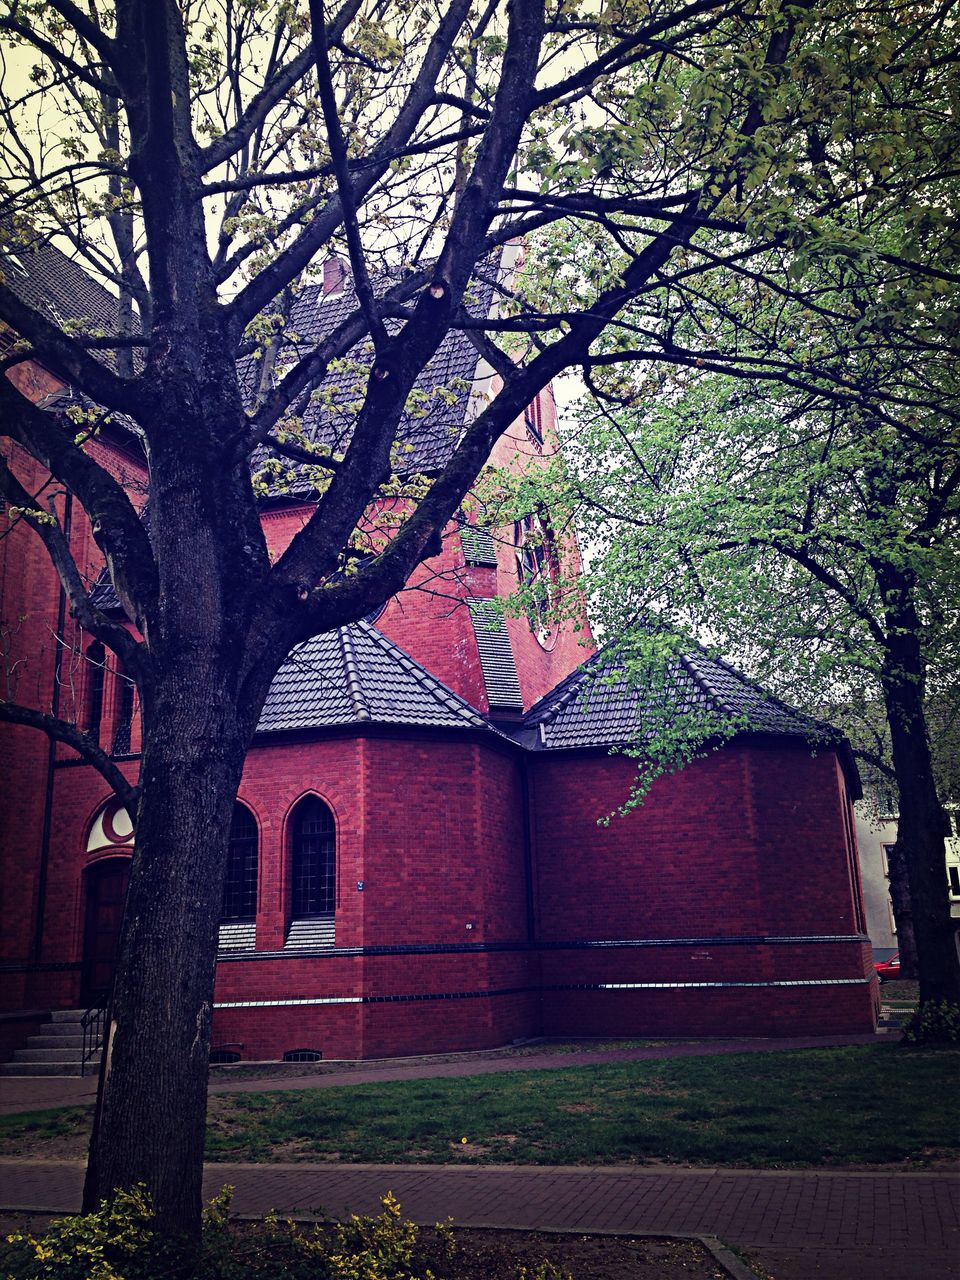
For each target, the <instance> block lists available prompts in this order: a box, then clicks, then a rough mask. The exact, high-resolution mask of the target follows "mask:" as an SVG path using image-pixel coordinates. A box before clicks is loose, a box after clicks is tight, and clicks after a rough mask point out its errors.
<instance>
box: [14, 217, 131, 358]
mask: <svg viewBox="0 0 960 1280" xmlns="http://www.w3.org/2000/svg"><path fill="white" fill-rule="evenodd" d="M0 265H2V267H3V273H4V276H5V277H6V284H7V285H8V287H9V288H10V289H12V290H13V292H14V293H15V294H16V295H17V297H18V298H19V299H20V301H21V302H23V303H25V304H26V305H27V306H28V307H32V308H33V309H34V310H35V311H39V312H40V313H41V314H42V315H45V316H46V317H47V319H48V320H52V321H53V322H54V323H55V324H58V325H63V324H65V323H67V322H68V321H79V322H80V323H82V324H89V325H90V326H91V327H92V328H94V329H102V330H104V331H105V332H106V333H116V331H117V299H116V298H115V297H114V295H113V294H112V293H110V292H109V291H108V290H107V289H105V288H104V287H103V285H102V284H99V283H98V282H97V281H96V280H94V279H93V277H92V276H90V275H89V274H88V273H87V271H86V270H85V269H84V268H83V267H81V266H80V264H79V263H77V262H74V261H73V260H72V259H71V258H68V257H67V255H66V254H65V253H61V252H60V250H59V249H57V248H56V247H55V246H54V245H52V244H49V243H47V242H46V241H45V240H42V239H39V238H38V239H37V240H34V241H26V242H25V243H22V244H21V243H20V242H19V241H18V240H13V241H11V240H4V241H0ZM97 354H100V353H97Z"/></svg>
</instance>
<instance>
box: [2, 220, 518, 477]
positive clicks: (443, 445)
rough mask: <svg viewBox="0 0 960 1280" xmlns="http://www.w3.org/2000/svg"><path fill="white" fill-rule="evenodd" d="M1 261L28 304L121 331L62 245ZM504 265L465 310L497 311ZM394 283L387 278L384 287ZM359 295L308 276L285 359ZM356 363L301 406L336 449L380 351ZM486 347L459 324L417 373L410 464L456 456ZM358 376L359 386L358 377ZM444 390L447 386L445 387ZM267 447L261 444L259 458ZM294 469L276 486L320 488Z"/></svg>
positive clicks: (403, 466)
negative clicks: (329, 290)
mask: <svg viewBox="0 0 960 1280" xmlns="http://www.w3.org/2000/svg"><path fill="white" fill-rule="evenodd" d="M0 268H2V270H3V273H4V276H5V278H6V281H7V283H8V284H9V286H10V288H12V289H13V291H14V292H15V293H16V294H17V296H18V297H19V298H20V299H21V301H23V302H24V303H26V304H27V305H28V306H30V307H33V308H35V309H36V310H39V311H41V312H42V313H43V314H45V315H46V316H48V318H50V319H51V320H53V321H54V322H55V323H57V324H59V325H63V324H65V323H67V322H80V323H81V324H83V325H88V326H89V327H90V328H91V329H95V330H100V331H105V332H108V333H115V332H116V330H117V299H116V298H115V297H114V296H113V295H112V294H111V293H109V292H108V291H107V290H106V289H105V288H104V287H103V286H102V285H100V284H98V283H97V282H96V281H95V280H93V279H92V278H91V277H90V276H89V275H88V273H87V272H86V271H85V270H84V268H83V267H82V266H80V265H79V264H78V263H76V262H74V261H73V260H72V259H70V258H68V257H67V256H66V255H65V254H64V253H62V252H61V251H60V250H59V249H57V248H56V247H55V246H54V245H52V244H48V243H45V242H43V241H42V240H39V239H38V240H37V242H36V243H34V244H30V245H28V246H24V247H20V246H19V245H17V246H14V247H12V248H11V247H9V246H2V245H0ZM497 274H498V266H497V262H496V261H495V260H485V261H484V262H482V263H480V264H478V267H477V271H476V275H475V278H474V281H473V283H472V284H471V285H470V287H469V289H468V291H467V295H466V298H465V307H466V310H467V311H468V312H469V313H470V314H471V315H475V316H486V315H487V314H488V313H489V311H490V306H491V301H492V298H493V292H494V286H495V280H496V277H497ZM393 283H394V279H393V278H392V277H386V278H384V279H383V280H382V281H381V282H380V284H379V286H378V287H380V288H382V289H385V288H387V287H388V286H390V285H391V284H393ZM357 305H358V304H357V297H356V293H355V291H354V290H353V287H352V283H351V281H350V277H349V276H347V279H346V284H345V287H344V288H343V289H342V290H341V291H340V292H338V293H333V294H329V295H327V296H326V297H324V295H323V290H322V286H321V285H319V284H311V285H307V286H306V287H305V288H304V289H302V290H301V292H300V293H299V294H298V296H297V298H296V299H295V301H294V304H293V309H292V312H291V315H290V319H289V322H288V323H287V324H286V325H285V331H286V333H287V334H288V341H287V344H286V346H285V348H284V350H283V351H282V352H281V355H280V358H279V363H280V365H281V366H283V365H284V363H285V362H287V361H295V360H297V359H299V358H300V357H302V356H304V355H306V354H307V353H308V352H309V351H310V350H312V349H313V347H314V346H315V345H316V344H317V343H318V342H319V341H320V340H321V339H322V338H324V337H325V336H326V335H328V334H329V333H331V332H332V330H333V329H335V328H336V326H337V325H338V324H340V323H341V321H343V320H344V319H346V317H347V316H348V315H349V314H350V313H351V312H352V311H354V310H355V309H356V308H357ZM400 325H401V321H399V320H396V319H390V320H388V321H387V327H388V329H390V330H391V331H393V332H396V330H397V329H399V327H400ZM95 355H96V356H97V357H98V358H99V359H102V360H103V361H104V362H105V363H113V356H112V354H111V353H110V352H105V351H98V352H95ZM346 359H347V361H349V362H351V363H352V364H354V365H356V366H358V369H357V371H356V372H354V373H352V374H351V373H344V372H341V373H336V372H334V373H332V374H330V375H329V376H328V378H327V379H326V381H325V384H324V386H325V387H326V388H327V389H328V390H330V391H332V393H333V397H332V401H331V402H330V403H321V402H319V401H316V402H311V403H309V404H308V405H307V407H306V409H305V410H304V412H303V420H302V429H303V430H304V432H305V433H306V435H307V436H308V437H309V438H310V439H311V440H313V441H315V442H316V443H317V444H321V445H325V446H327V447H328V448H330V449H331V450H333V451H334V452H337V451H340V450H342V449H343V448H345V447H346V444H347V443H348V442H349V438H350V434H351V432H352V430H353V425H354V405H355V402H356V401H357V400H358V399H362V396H363V389H364V385H365V380H366V374H365V370H366V368H368V367H369V365H370V363H371V360H372V356H371V354H370V352H369V351H368V350H366V349H365V344H363V343H360V344H358V345H357V346H356V347H354V348H353V349H352V350H351V351H350V352H349V353H348V355H347V357H346ZM478 362H479V356H478V355H477V351H476V348H475V347H474V346H473V344H472V342H471V341H470V339H469V337H468V336H467V335H466V334H465V333H463V332H460V331H456V330H452V331H451V332H450V333H449V334H448V335H447V336H446V337H445V338H444V340H443V342H442V343H441V344H440V347H439V349H438V351H437V353H436V355H435V356H434V357H433V359H432V360H430V361H429V363H428V364H427V365H426V367H425V368H424V369H423V371H422V372H421V374H420V376H419V378H418V379H417V381H416V383H415V385H414V388H413V393H412V395H411V400H410V402H409V403H408V407H407V410H406V412H405V413H404V416H403V418H402V419H401V421H400V426H399V431H398V442H397V443H398V448H399V450H400V455H401V456H400V470H401V472H402V473H403V474H407V475H409V474H413V473H415V472H421V471H422V472H434V471H437V470H438V469H439V468H441V467H442V466H444V465H445V463H446V462H447V461H448V460H449V457H450V454H451V453H452V451H453V447H454V446H455V444H456V442H457V439H458V437H459V434H460V432H461V430H462V428H463V425H464V420H465V418H466V414H467V407H468V402H469V399H470V394H471V391H472V387H473V381H474V378H475V375H476V370H477V364H478ZM239 371H240V381H241V386H242V388H243V390H244V392H245V394H247V395H248V396H252V393H253V377H254V373H255V370H254V367H253V363H252V361H251V360H250V359H249V358H246V359H244V360H242V361H241V363H240V370H239ZM354 382H356V383H359V384H360V385H359V390H356V389H355V388H354V387H353V386H352V385H351V384H352V383H354ZM438 390H442V391H443V393H444V394H443V395H442V396H441V395H437V391H438ZM266 456H268V455H267V452H266V451H264V450H260V451H258V453H257V455H256V456H255V458H254V466H255V467H256V466H257V465H258V464H259V463H262V461H263V460H264V458H265V457H266ZM284 466H285V468H286V469H288V470H289V471H290V472H291V473H292V474H293V476H294V479H293V481H292V482H290V483H284V484H283V485H282V486H277V487H276V489H275V493H276V495H277V496H280V495H281V494H282V495H283V496H288V495H289V496H293V497H304V496H312V495H313V494H314V490H313V488H312V486H311V485H310V484H309V482H308V480H307V478H306V472H305V469H304V468H303V467H302V466H299V465H297V464H289V466H287V464H286V463H284Z"/></svg>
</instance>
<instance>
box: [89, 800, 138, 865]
mask: <svg viewBox="0 0 960 1280" xmlns="http://www.w3.org/2000/svg"><path fill="white" fill-rule="evenodd" d="M125 844H133V822H132V821H131V818H130V815H129V813H127V811H126V809H125V808H124V807H123V805H122V804H121V803H120V801H119V800H108V801H107V803H106V804H105V805H104V806H103V808H102V809H101V810H100V812H99V813H98V814H97V816H96V818H95V819H94V822H93V826H92V827H91V828H90V834H89V836H87V853H96V852H97V851H98V850H99V849H115V848H116V847H117V845H125Z"/></svg>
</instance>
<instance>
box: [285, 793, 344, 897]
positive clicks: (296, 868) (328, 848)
mask: <svg viewBox="0 0 960 1280" xmlns="http://www.w3.org/2000/svg"><path fill="white" fill-rule="evenodd" d="M336 872H337V832H336V826H335V824H334V821H333V814H332V813H331V812H330V810H329V809H328V808H327V806H326V805H325V804H324V803H323V801H322V800H320V799H319V798H318V797H317V796H307V798H306V799H305V800H301V802H300V804H299V805H297V808H296V811H295V813H294V816H293V903H292V906H293V917H294V919H295V920H304V919H307V918H309V917H310V916H321V915H329V914H330V913H331V912H332V911H333V909H334V903H335V899H336Z"/></svg>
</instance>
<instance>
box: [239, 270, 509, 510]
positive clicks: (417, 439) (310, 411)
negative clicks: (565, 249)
mask: <svg viewBox="0 0 960 1280" xmlns="http://www.w3.org/2000/svg"><path fill="white" fill-rule="evenodd" d="M495 274H496V267H495V265H494V264H491V263H489V262H487V263H482V264H480V266H479V267H478V270H477V276H476V279H475V280H474V283H473V284H472V285H471V286H470V288H469V290H468V295H467V298H466V309H467V311H469V312H470V314H471V315H475V316H485V315H487V314H488V313H489V310H490V305H491V300H492V297H493V289H494V278H495ZM391 283H393V282H392V280H389V279H388V280H385V281H384V282H383V285H384V287H386V286H387V285H389V284H391ZM357 306H358V303H357V295H356V292H355V291H354V289H353V285H352V282H351V279H350V277H349V276H347V278H346V282H345V287H344V288H343V289H342V290H341V291H340V292H338V293H331V294H328V295H326V296H324V294H323V291H322V287H321V286H320V285H319V284H313V285H308V286H307V287H306V288H305V289H303V290H302V291H301V293H300V294H299V295H298V297H297V298H296V300H295V302H294V305H293V309H292V313H291V316H290V320H289V322H288V324H287V325H286V326H285V328H286V331H287V333H288V334H291V335H295V336H294V337H291V338H290V339H289V341H288V343H287V345H286V347H285V349H284V351H283V352H282V353H281V356H280V361H279V362H280V363H282V362H283V361H285V360H294V359H299V358H302V357H303V356H304V355H306V354H308V353H309V351H310V350H311V349H312V348H313V347H314V346H315V345H316V344H317V343H318V342H320V341H321V340H322V339H323V338H324V337H326V336H327V335H328V334H330V333H332V332H333V330H334V329H335V328H336V327H337V325H338V324H340V323H341V322H342V321H343V320H345V319H346V318H347V316H348V315H349V314H350V313H351V312H352V311H354V310H356V308H357ZM400 324H401V322H400V321H399V320H392V319H391V320H388V321H387V328H388V330H390V331H391V332H396V331H397V330H398V329H399V328H400ZM345 359H346V362H349V364H348V367H347V369H346V370H345V371H343V372H341V373H340V374H339V375H338V376H339V382H338V376H337V375H333V376H330V377H328V379H327V380H326V382H325V384H324V388H325V389H328V390H329V391H330V392H331V397H330V399H329V400H328V401H323V402H321V401H319V400H317V401H311V403H309V404H308V405H307V407H306V409H305V410H304V412H303V420H302V427H301V429H302V431H303V432H304V433H305V434H306V435H307V436H308V437H309V438H310V439H311V440H312V441H313V442H314V443H316V444H319V445H323V446H325V447H326V448H328V449H330V450H332V451H333V452H334V453H338V452H341V451H342V450H343V449H345V448H346V446H347V444H348V443H349V440H350V436H351V434H352V431H353V427H354V421H355V414H356V405H357V403H358V402H359V401H362V399H363V395H364V392H365V387H366V379H367V371H368V370H369V367H370V365H371V363H372V360H373V356H372V350H371V348H370V347H369V344H368V343H366V342H362V343H358V344H357V345H356V346H355V347H353V348H352V349H351V350H350V351H349V352H348V353H347V356H346V358H345ZM478 363H479V356H478V354H477V350H476V348H475V347H474V345H473V343H472V342H471V341H470V339H469V337H468V336H467V335H466V334H465V333H463V332H461V331H458V330H451V331H450V333H448V334H447V336H446V337H445V338H444V340H443V342H441V344H440V347H439V348H438V350H437V352H436V354H435V355H434V357H433V359H432V360H430V361H429V362H428V363H427V365H426V366H425V367H424V369H423V371H422V372H421V374H420V376H419V377H418V378H417V380H416V382H415V384H414V387H413V391H412V393H411V398H410V400H409V401H408V406H407V410H406V411H405V413H404V415H403V417H402V418H401V420H400V424H399V429H398V432H397V447H398V449H399V451H400V458H399V462H398V469H399V470H400V472H401V474H405V475H411V474H414V473H416V472H435V471H437V470H439V469H440V468H442V467H443V466H444V465H445V464H446V463H447V462H448V461H449V458H450V455H451V453H452V452H453V448H454V446H455V445H456V443H457V440H458V439H459V436H460V433H461V431H462V429H463V426H464V421H465V418H466V414H467V406H468V402H469V399H470V394H471V391H472V387H473V382H474V379H475V377H476V371H477V365H478ZM438 390H439V391H441V392H442V393H443V394H442V395H438V394H437V392H438ZM266 456H268V451H266V450H261V451H260V452H259V453H258V455H257V457H256V459H255V463H259V462H262V461H263V459H264V458H265V457H266ZM285 465H286V464H285ZM288 470H289V471H290V473H291V474H292V475H293V477H294V479H293V480H292V481H290V480H287V481H285V482H284V483H283V484H282V485H281V486H277V488H276V490H275V492H276V495H277V496H281V494H282V495H283V496H287V495H292V496H295V497H297V496H304V495H310V494H312V493H313V492H314V491H313V488H312V487H311V485H310V484H309V481H308V480H307V478H306V474H305V471H304V468H303V467H299V466H297V465H295V464H290V465H289V467H288Z"/></svg>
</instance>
